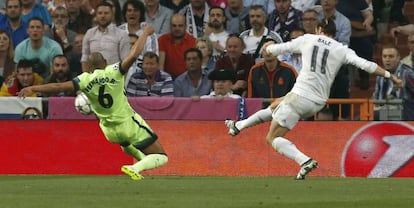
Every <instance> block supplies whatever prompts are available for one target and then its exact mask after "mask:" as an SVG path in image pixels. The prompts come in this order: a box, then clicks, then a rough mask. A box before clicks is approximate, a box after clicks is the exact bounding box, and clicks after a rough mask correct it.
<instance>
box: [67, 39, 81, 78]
mask: <svg viewBox="0 0 414 208" xmlns="http://www.w3.org/2000/svg"><path fill="white" fill-rule="evenodd" d="M84 36H85V35H84V34H81V33H79V34H77V35H76V36H75V41H74V43H73V49H72V53H71V55H70V56H69V57H68V59H69V69H70V71H72V72H73V74H74V75H75V76H77V75H79V74H81V73H82V65H81V62H80V60H81V57H82V42H83V37H84Z"/></svg>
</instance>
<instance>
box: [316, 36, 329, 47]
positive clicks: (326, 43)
mask: <svg viewBox="0 0 414 208" xmlns="http://www.w3.org/2000/svg"><path fill="white" fill-rule="evenodd" d="M318 43H323V44H325V45H327V46H330V45H331V41H329V40H324V39H322V38H319V39H318Z"/></svg>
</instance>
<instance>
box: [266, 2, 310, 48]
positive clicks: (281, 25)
mask: <svg viewBox="0 0 414 208" xmlns="http://www.w3.org/2000/svg"><path fill="white" fill-rule="evenodd" d="M291 4H292V1H291V0H275V10H273V12H272V13H271V14H270V15H269V17H268V18H267V24H266V25H267V28H269V29H270V30H273V31H275V32H277V33H279V35H280V36H281V37H282V39H283V41H284V42H286V41H289V33H290V31H292V29H293V28H298V27H300V26H301V25H302V11H300V10H297V9H295V8H294V7H292V5H291Z"/></svg>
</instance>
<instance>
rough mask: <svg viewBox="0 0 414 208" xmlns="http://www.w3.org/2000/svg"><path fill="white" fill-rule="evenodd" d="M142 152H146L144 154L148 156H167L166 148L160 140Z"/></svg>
mask: <svg viewBox="0 0 414 208" xmlns="http://www.w3.org/2000/svg"><path fill="white" fill-rule="evenodd" d="M142 152H144V154H146V155H148V154H166V153H165V150H164V148H163V147H162V145H161V143H160V142H159V141H158V140H156V141H154V142H153V143H152V144H151V145H149V146H148V147H146V148H145V149H143V150H142Z"/></svg>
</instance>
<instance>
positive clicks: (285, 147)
mask: <svg viewBox="0 0 414 208" xmlns="http://www.w3.org/2000/svg"><path fill="white" fill-rule="evenodd" d="M335 33H336V28H335V23H334V22H333V21H331V20H326V21H324V22H322V23H320V24H319V25H318V27H317V29H316V35H313V34H306V35H304V36H301V37H298V38H296V39H294V40H292V41H289V42H287V43H280V44H273V43H271V42H268V43H265V44H264V45H263V48H262V50H263V53H264V55H266V54H271V55H279V54H283V53H284V52H293V53H300V54H302V66H303V67H302V70H301V72H300V73H299V76H298V78H297V79H296V83H295V85H294V86H293V88H292V90H291V92H289V93H288V94H287V95H286V96H284V97H282V98H278V99H277V100H275V101H274V102H273V103H272V104H271V106H270V107H268V108H266V109H263V110H259V111H258V112H256V113H255V114H253V115H251V116H250V117H249V118H247V119H245V120H242V121H237V122H235V121H232V120H226V121H225V124H226V126H227V127H228V128H229V134H230V135H233V136H235V135H237V134H238V133H240V131H241V130H242V129H244V128H247V127H251V126H254V125H256V124H259V123H262V122H265V121H270V120H271V124H270V128H269V132H268V134H267V136H266V141H267V142H268V144H270V145H271V146H272V147H273V149H275V150H276V151H278V152H279V153H280V154H282V155H283V156H286V157H288V158H290V159H292V160H294V161H295V162H296V163H298V164H299V165H300V166H301V168H300V170H299V172H298V174H297V175H296V179H298V180H303V179H305V176H306V175H307V174H308V173H309V172H311V171H312V170H313V169H315V168H316V167H317V166H318V162H317V161H316V160H314V159H312V158H310V157H309V156H307V155H305V154H304V153H302V152H301V151H300V150H299V149H298V148H297V147H296V146H295V145H294V144H293V143H292V142H291V141H289V140H288V139H286V138H285V137H284V136H285V135H286V133H288V132H289V131H290V130H291V129H293V128H294V127H295V125H296V124H297V123H298V121H299V120H300V119H301V118H307V117H310V116H313V115H314V114H315V113H316V112H319V111H320V110H321V109H322V108H323V107H324V106H325V104H326V100H327V99H328V97H329V91H330V88H331V85H332V82H333V81H334V79H335V76H336V75H337V73H338V71H339V69H340V67H341V66H342V65H343V64H352V65H355V66H357V67H358V68H361V69H363V70H365V71H367V72H369V73H374V74H375V75H378V76H384V77H386V78H389V79H391V80H392V81H393V82H394V83H395V84H396V86H399V87H401V86H402V81H401V80H400V79H398V78H397V77H396V76H394V75H392V74H391V73H390V72H389V71H386V70H384V69H383V68H381V67H379V66H378V65H377V64H375V63H373V62H370V61H367V60H365V59H363V58H360V57H358V56H357V55H356V54H355V52H354V51H353V50H351V49H349V48H348V47H347V46H345V45H342V44H341V43H339V42H337V41H335V40H334V39H332V37H335Z"/></svg>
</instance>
